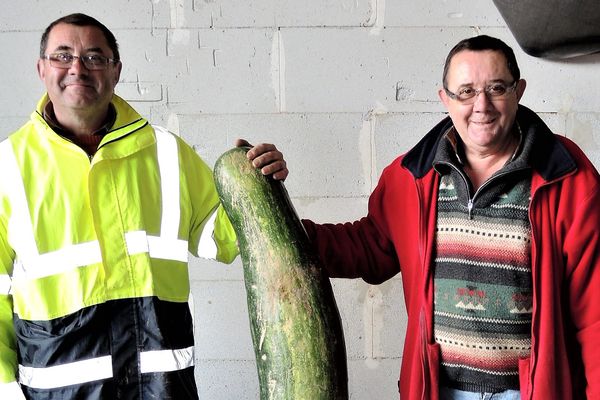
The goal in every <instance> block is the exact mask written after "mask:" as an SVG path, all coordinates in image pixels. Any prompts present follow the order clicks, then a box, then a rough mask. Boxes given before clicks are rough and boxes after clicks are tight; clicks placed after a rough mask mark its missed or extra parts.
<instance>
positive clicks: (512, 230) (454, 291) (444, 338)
mask: <svg viewBox="0 0 600 400" xmlns="http://www.w3.org/2000/svg"><path fill="white" fill-rule="evenodd" d="M446 142H447V143H446V144H445V145H441V146H440V147H441V150H440V151H438V157H437V163H436V170H438V172H439V173H441V174H442V177H441V180H440V188H439V197H438V218H437V232H436V257H435V261H434V262H435V302H434V333H435V340H436V342H437V343H439V345H440V348H441V357H442V362H441V366H440V380H441V384H443V385H446V386H450V387H454V388H457V389H461V390H467V391H472V392H499V391H503V390H506V389H514V390H518V389H519V378H518V360H519V358H520V357H526V356H527V355H528V354H529V352H530V348H531V311H532V281H531V266H530V264H531V263H530V248H531V239H530V225H529V220H528V207H529V202H530V188H531V172H530V170H529V169H528V168H527V167H526V163H525V162H524V161H525V160H526V156H527V153H528V151H529V149H528V148H527V146H522V147H521V148H520V151H519V152H518V153H516V154H515V157H513V159H512V160H511V161H510V162H509V163H507V164H506V165H505V166H504V167H503V168H502V169H501V170H500V171H498V172H497V173H496V174H495V175H494V176H492V177H491V178H490V179H489V180H488V181H487V182H486V183H484V184H483V185H482V186H481V187H480V188H479V189H478V190H477V191H476V192H475V193H472V192H473V190H472V188H471V185H470V182H469V180H468V178H467V177H466V175H465V174H464V172H462V168H461V164H460V161H459V160H460V158H459V156H457V155H456V152H455V150H454V149H455V147H454V146H453V145H452V141H446Z"/></svg>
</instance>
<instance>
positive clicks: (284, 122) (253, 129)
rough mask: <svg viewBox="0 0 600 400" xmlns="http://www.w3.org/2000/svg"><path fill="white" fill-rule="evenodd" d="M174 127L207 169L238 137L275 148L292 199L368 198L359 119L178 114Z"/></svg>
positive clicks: (364, 135) (365, 146)
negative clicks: (287, 172)
mask: <svg viewBox="0 0 600 400" xmlns="http://www.w3.org/2000/svg"><path fill="white" fill-rule="evenodd" d="M179 124H180V129H181V132H182V137H183V138H184V139H185V140H186V141H187V142H188V143H190V144H191V145H193V146H198V147H197V148H198V149H199V150H201V151H199V153H200V155H201V157H202V158H203V159H205V160H206V161H207V163H208V164H209V166H212V165H214V160H216V158H217V155H219V154H221V153H222V152H223V151H225V150H226V149H229V148H231V147H232V146H233V143H234V140H235V138H237V137H242V138H245V139H247V140H249V141H250V142H251V143H254V144H256V143H261V142H262V143H275V144H276V145H277V147H278V148H279V149H280V150H281V151H282V152H283V153H284V156H285V158H286V160H287V162H288V168H289V169H290V171H291V173H290V177H289V178H288V179H287V180H286V187H287V189H288V192H289V194H290V196H292V197H316V196H327V197H331V196H361V195H368V194H369V193H370V187H371V182H370V177H371V168H372V166H371V161H370V160H371V153H370V152H371V147H370V146H371V145H370V135H371V133H370V131H369V130H366V131H363V130H362V128H363V127H362V124H363V119H362V115H360V114H255V115H226V116H204V115H199V116H191V115H181V116H179ZM317 166H318V167H317Z"/></svg>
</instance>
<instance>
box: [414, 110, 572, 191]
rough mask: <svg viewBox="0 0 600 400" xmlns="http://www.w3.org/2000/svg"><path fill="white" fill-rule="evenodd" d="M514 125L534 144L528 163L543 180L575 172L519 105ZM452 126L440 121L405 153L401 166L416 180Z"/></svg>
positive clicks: (538, 123)
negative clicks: (517, 125) (516, 123)
mask: <svg viewBox="0 0 600 400" xmlns="http://www.w3.org/2000/svg"><path fill="white" fill-rule="evenodd" d="M517 122H518V123H519V126H520V127H521V130H522V132H523V135H524V136H525V138H526V140H530V139H532V140H533V148H534V149H535V150H534V151H532V152H531V153H530V157H529V160H527V162H528V164H529V166H530V167H531V168H532V169H533V170H535V171H536V172H537V173H539V174H540V175H541V176H542V178H544V180H546V181H551V180H554V179H557V178H560V177H561V176H564V175H566V174H567V173H569V172H571V171H573V170H575V169H576V167H577V166H576V163H575V160H574V159H573V157H572V156H571V155H570V154H569V152H568V151H567V149H566V148H565V147H564V146H563V145H562V143H560V141H559V140H558V139H557V138H556V137H555V136H554V134H553V133H552V131H550V128H548V126H546V124H545V123H544V122H543V121H542V120H541V118H540V117H539V116H538V115H537V114H536V113H534V112H533V111H531V110H530V109H529V108H527V107H525V106H522V105H519V108H518V110H517ZM452 126H453V124H452V120H451V119H450V117H446V118H444V119H443V120H442V121H440V122H439V123H438V124H437V125H436V126H434V127H433V129H431V130H430V131H429V132H428V133H427V134H426V135H425V136H424V137H423V139H421V140H420V141H419V143H417V145H416V146H415V147H413V148H412V149H411V150H409V151H408V153H406V155H405V156H404V157H403V159H402V166H403V167H405V168H407V169H408V170H409V171H410V172H411V173H412V174H413V175H414V176H415V178H422V177H423V176H425V175H426V174H427V173H428V172H429V171H430V170H431V169H432V168H433V162H434V159H435V155H436V151H437V149H438V146H439V144H440V140H445V139H444V134H445V133H446V132H447V131H448V129H450V128H451V127H452Z"/></svg>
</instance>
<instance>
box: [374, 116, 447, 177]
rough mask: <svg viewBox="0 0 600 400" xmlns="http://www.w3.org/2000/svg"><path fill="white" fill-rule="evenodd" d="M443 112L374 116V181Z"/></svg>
mask: <svg viewBox="0 0 600 400" xmlns="http://www.w3.org/2000/svg"><path fill="white" fill-rule="evenodd" d="M445 117H446V114H445V113H442V112H434V113H390V114H382V115H377V116H376V117H375V124H376V125H375V139H374V141H375V155H374V158H375V161H374V162H375V166H376V167H375V174H376V177H375V183H377V182H378V181H379V177H380V176H381V172H382V171H383V169H384V168H385V167H387V166H388V165H389V164H390V163H391V162H392V161H394V160H395V159H396V158H397V157H398V156H399V155H401V154H404V153H406V152H407V151H408V150H410V149H411V148H413V147H414V146H415V145H416V144H417V143H418V142H419V140H421V139H422V138H423V136H425V135H426V134H427V132H429V131H430V130H431V128H433V127H434V126H435V125H436V124H437V123H438V122H439V121H441V120H442V119H443V118H445Z"/></svg>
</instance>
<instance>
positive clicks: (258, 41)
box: [165, 29, 280, 113]
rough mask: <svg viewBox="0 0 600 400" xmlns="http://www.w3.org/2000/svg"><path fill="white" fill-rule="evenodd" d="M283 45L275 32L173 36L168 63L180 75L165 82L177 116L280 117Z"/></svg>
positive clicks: (191, 32) (174, 33) (207, 31)
mask: <svg viewBox="0 0 600 400" xmlns="http://www.w3.org/2000/svg"><path fill="white" fill-rule="evenodd" d="M277 41H278V35H277V31H276V30H273V29H230V30H212V29H204V30H172V31H169V37H168V44H167V45H168V48H167V50H168V61H169V64H170V65H171V66H172V68H175V71H177V72H178V73H177V74H176V76H174V77H173V76H168V75H167V76H165V79H166V80H167V82H168V83H169V85H168V88H167V90H168V93H167V96H168V101H169V105H170V106H171V107H172V109H173V112H177V113H249V112H253V113H265V112H274V111H279V106H278V101H279V100H278V99H279V98H278V96H279V93H280V92H279V53H278V52H279V47H278V44H277ZM171 70H172V69H171ZM167 71H169V69H167Z"/></svg>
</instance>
